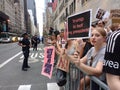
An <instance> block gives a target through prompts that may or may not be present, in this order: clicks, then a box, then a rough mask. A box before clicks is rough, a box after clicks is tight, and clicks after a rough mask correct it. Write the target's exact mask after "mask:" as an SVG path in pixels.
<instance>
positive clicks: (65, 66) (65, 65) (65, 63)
mask: <svg viewBox="0 0 120 90" xmlns="http://www.w3.org/2000/svg"><path fill="white" fill-rule="evenodd" d="M69 64H70V62H69V60H65V59H64V57H60V58H59V60H58V62H57V68H59V69H61V70H63V71H65V72H69Z"/></svg>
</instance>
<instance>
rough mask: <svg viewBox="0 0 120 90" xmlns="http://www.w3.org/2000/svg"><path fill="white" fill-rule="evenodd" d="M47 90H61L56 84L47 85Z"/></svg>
mask: <svg viewBox="0 0 120 90" xmlns="http://www.w3.org/2000/svg"><path fill="white" fill-rule="evenodd" d="M47 90H60V88H59V86H58V85H57V84H56V83H47Z"/></svg>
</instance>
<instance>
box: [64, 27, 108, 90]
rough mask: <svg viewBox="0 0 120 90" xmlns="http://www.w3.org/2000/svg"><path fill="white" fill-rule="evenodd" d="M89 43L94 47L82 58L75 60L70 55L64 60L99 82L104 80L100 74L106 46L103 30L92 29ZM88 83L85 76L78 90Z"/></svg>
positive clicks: (87, 77) (81, 89)
mask: <svg viewBox="0 0 120 90" xmlns="http://www.w3.org/2000/svg"><path fill="white" fill-rule="evenodd" d="M90 41H91V44H92V45H93V46H94V47H92V48H91V49H90V50H89V51H88V52H87V54H86V55H85V56H84V57H83V58H81V59H79V58H78V59H77V58H75V57H73V56H70V55H66V58H68V60H70V61H71V62H73V63H75V65H76V66H77V67H78V68H80V69H81V70H82V71H83V72H85V73H86V74H87V75H94V76H97V77H98V78H99V79H100V80H104V75H103V74H102V69H103V61H104V54H105V46H106V42H105V41H106V32H105V30H104V28H101V27H97V28H95V29H93V30H92V36H91V38H90ZM89 83H90V78H89V76H85V79H84V78H82V79H81V81H80V90H83V89H84V84H86V85H89ZM98 88H99V87H98ZM98 88H96V87H93V88H92V90H98Z"/></svg>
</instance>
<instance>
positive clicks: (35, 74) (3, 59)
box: [0, 43, 58, 90]
mask: <svg viewBox="0 0 120 90" xmlns="http://www.w3.org/2000/svg"><path fill="white" fill-rule="evenodd" d="M22 60H23V55H22V52H21V47H20V46H18V45H17V43H8V44H0V90H58V89H57V88H58V86H57V85H56V83H55V72H54V71H53V76H52V78H51V79H49V78H48V77H46V76H43V75H41V70H42V65H43V60H44V45H43V44H39V46H38V51H33V50H32V48H31V49H30V57H29V65H30V66H31V68H30V69H29V70H28V71H22V70H21V67H22ZM48 86H49V87H51V86H52V89H49V88H48Z"/></svg>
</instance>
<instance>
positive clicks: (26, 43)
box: [18, 33, 30, 71]
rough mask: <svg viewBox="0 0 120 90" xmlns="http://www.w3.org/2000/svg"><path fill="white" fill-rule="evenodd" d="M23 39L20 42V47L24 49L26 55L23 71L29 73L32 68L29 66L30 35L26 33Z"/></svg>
mask: <svg viewBox="0 0 120 90" xmlns="http://www.w3.org/2000/svg"><path fill="white" fill-rule="evenodd" d="M22 36H23V39H22V40H21V41H19V43H18V45H20V46H21V47H22V51H23V55H24V60H23V65H22V70H23V71H27V69H28V68H30V66H28V57H29V52H30V51H29V48H30V41H29V39H28V34H27V33H24V34H23V35H22Z"/></svg>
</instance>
